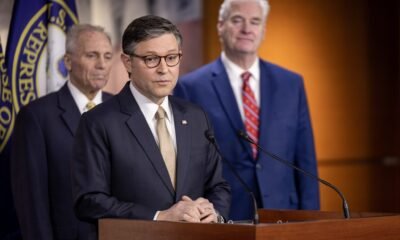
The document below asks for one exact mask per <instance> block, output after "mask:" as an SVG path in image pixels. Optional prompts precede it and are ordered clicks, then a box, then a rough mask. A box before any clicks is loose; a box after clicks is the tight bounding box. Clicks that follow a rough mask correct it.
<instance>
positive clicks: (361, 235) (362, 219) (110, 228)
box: [99, 209, 400, 240]
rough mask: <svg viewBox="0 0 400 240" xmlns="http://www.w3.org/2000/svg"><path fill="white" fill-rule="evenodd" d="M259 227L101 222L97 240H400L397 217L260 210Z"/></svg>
mask: <svg viewBox="0 0 400 240" xmlns="http://www.w3.org/2000/svg"><path fill="white" fill-rule="evenodd" d="M259 215H260V222H261V223H260V224H257V225H251V224H201V223H185V222H156V221H142V220H129V219H101V220H100V221H99V240H256V239H257V240H258V239H265V240H269V239H271V240H272V239H274V240H276V239H284V240H291V239H296V240H298V239H319V240H330V239H335V240H337V239H363V240H368V239H374V240H375V239H379V240H382V239H400V215H390V214H378V213H352V214H351V217H352V218H351V219H344V218H343V217H342V213H337V212H321V211H303V210H294V211H289V210H266V209H263V210H259Z"/></svg>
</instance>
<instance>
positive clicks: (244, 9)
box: [228, 1, 262, 19]
mask: <svg viewBox="0 0 400 240" xmlns="http://www.w3.org/2000/svg"><path fill="white" fill-rule="evenodd" d="M233 16H245V17H248V18H260V19H262V8H261V6H260V4H259V3H258V2H256V1H233V2H232V3H231V7H230V10H229V11H228V18H230V17H233Z"/></svg>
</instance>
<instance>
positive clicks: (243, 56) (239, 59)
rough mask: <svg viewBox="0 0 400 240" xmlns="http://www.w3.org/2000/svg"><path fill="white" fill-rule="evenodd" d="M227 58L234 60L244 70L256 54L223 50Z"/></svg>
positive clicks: (251, 63) (255, 57) (249, 65)
mask: <svg viewBox="0 0 400 240" xmlns="http://www.w3.org/2000/svg"><path fill="white" fill-rule="evenodd" d="M225 54H226V56H227V58H229V60H231V61H232V62H234V63H235V64H236V65H238V66H239V67H241V68H243V69H244V70H248V69H249V68H250V67H251V66H252V65H253V63H254V61H255V60H256V59H257V55H256V54H248V53H235V54H233V53H228V52H225Z"/></svg>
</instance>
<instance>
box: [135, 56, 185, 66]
mask: <svg viewBox="0 0 400 240" xmlns="http://www.w3.org/2000/svg"><path fill="white" fill-rule="evenodd" d="M171 55H173V56H178V62H177V63H176V64H173V65H170V64H168V62H167V58H168V57H169V56H171ZM129 56H131V57H136V58H140V59H142V60H143V62H144V64H145V65H146V67H148V68H156V67H158V66H159V65H160V63H161V59H162V58H164V61H165V63H166V64H167V66H168V67H175V66H176V65H178V64H179V63H180V62H181V58H182V56H183V55H182V53H171V54H167V55H164V56H158V55H144V56H141V55H137V54H134V53H132V54H129ZM148 57H157V58H158V62H157V64H156V65H155V66H149V65H148V62H147V61H146V60H147V58H148Z"/></svg>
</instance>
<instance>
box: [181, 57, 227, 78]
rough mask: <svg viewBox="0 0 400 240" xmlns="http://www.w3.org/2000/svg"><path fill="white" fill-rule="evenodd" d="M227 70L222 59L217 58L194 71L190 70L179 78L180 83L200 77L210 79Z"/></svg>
mask: <svg viewBox="0 0 400 240" xmlns="http://www.w3.org/2000/svg"><path fill="white" fill-rule="evenodd" d="M221 71H225V70H224V67H223V65H222V62H221V61H220V59H219V58H218V59H216V60H214V61H213V62H210V63H208V64H206V65H204V66H202V67H200V68H198V69H196V70H194V71H192V72H189V73H187V74H185V75H183V76H181V77H180V78H179V83H191V82H193V81H196V80H197V79H199V78H202V79H204V80H206V79H209V78H210V77H212V76H215V75H216V74H218V73H220V72H221Z"/></svg>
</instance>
